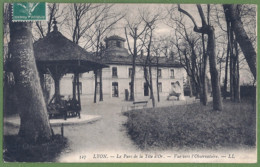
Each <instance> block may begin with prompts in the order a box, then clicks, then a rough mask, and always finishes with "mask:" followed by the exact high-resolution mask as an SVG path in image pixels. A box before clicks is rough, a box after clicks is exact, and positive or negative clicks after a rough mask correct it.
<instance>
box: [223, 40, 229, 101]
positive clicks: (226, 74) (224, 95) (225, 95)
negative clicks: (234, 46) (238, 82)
mask: <svg viewBox="0 0 260 167" xmlns="http://www.w3.org/2000/svg"><path fill="white" fill-rule="evenodd" d="M229 51H230V47H229V40H228V45H227V57H226V65H225V79H224V90H223V92H224V94H223V98H224V99H226V98H227V80H228V59H229Z"/></svg>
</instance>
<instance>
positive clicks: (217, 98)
mask: <svg viewBox="0 0 260 167" xmlns="http://www.w3.org/2000/svg"><path fill="white" fill-rule="evenodd" d="M197 9H198V12H199V15H200V18H201V22H202V27H198V26H197V23H196V21H195V19H194V18H193V16H192V15H191V14H190V13H188V12H187V11H186V10H184V9H182V8H181V6H180V5H178V10H179V11H180V12H182V13H183V14H185V15H186V16H188V17H189V18H190V19H191V21H192V22H193V24H194V31H195V32H198V33H203V34H207V35H208V42H207V44H208V45H207V55H208V56H209V65H210V74H211V84H212V93H213V109H214V110H222V108H223V105H222V99H221V92H220V83H219V77H218V70H217V68H216V53H215V47H216V44H215V32H214V28H213V26H211V25H210V23H209V22H208V23H207V22H206V19H205V15H204V12H203V10H202V7H201V5H197ZM208 9H210V8H209V7H208ZM209 12H210V10H209V11H208V13H209ZM208 16H209V15H208ZM208 20H209V19H208Z"/></svg>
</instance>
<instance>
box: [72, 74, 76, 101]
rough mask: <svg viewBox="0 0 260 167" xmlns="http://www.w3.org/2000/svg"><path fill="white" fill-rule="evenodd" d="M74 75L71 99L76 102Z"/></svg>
mask: <svg viewBox="0 0 260 167" xmlns="http://www.w3.org/2000/svg"><path fill="white" fill-rule="evenodd" d="M76 81H77V78H76V73H74V77H73V82H72V99H73V100H76Z"/></svg>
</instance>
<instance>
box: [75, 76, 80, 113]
mask: <svg viewBox="0 0 260 167" xmlns="http://www.w3.org/2000/svg"><path fill="white" fill-rule="evenodd" d="M76 80H77V92H78V103H79V108H80V109H81V101H80V89H79V73H77V75H76Z"/></svg>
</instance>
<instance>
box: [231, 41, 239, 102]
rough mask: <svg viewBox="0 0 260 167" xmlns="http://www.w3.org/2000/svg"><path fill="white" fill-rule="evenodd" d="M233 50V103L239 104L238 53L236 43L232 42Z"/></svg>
mask: <svg viewBox="0 0 260 167" xmlns="http://www.w3.org/2000/svg"><path fill="white" fill-rule="evenodd" d="M234 48H235V52H236V57H235V60H234V66H233V70H234V76H233V77H234V79H233V81H234V101H235V102H238V103H239V102H240V84H239V79H240V77H239V53H238V46H237V41H235V42H234Z"/></svg>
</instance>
